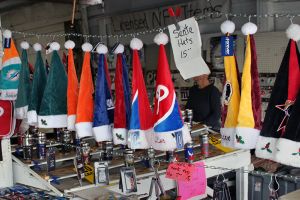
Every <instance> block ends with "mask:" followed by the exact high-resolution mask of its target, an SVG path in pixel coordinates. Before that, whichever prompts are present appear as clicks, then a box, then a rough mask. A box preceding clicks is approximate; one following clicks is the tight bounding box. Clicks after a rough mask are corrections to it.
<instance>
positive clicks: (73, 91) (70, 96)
mask: <svg viewBox="0 0 300 200" xmlns="http://www.w3.org/2000/svg"><path fill="white" fill-rule="evenodd" d="M74 47H75V43H74V42H73V41H72V40H68V41H66V42H65V48H66V49H68V65H67V66H68V88H67V110H68V130H69V131H75V121H76V109H77V100H78V89H79V84H78V79H77V75H76V69H75V64H74V57H73V49H74Z"/></svg>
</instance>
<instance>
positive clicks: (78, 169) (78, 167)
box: [74, 147, 84, 186]
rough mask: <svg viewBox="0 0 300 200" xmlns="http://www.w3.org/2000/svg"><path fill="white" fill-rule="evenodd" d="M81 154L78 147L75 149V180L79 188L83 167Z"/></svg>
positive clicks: (82, 176)
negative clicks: (76, 179)
mask: <svg viewBox="0 0 300 200" xmlns="http://www.w3.org/2000/svg"><path fill="white" fill-rule="evenodd" d="M81 154H82V153H81V149H80V147H76V157H75V158H74V166H75V168H76V172H77V178H78V181H79V184H80V186H82V179H83V178H84V166H83V161H82V155H81Z"/></svg>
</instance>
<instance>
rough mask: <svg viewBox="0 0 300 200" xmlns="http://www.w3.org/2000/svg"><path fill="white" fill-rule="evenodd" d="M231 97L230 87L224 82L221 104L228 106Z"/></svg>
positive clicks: (228, 83) (229, 84)
mask: <svg viewBox="0 0 300 200" xmlns="http://www.w3.org/2000/svg"><path fill="white" fill-rule="evenodd" d="M231 96H232V85H231V83H230V82H228V81H226V83H225V85H224V90H223V103H224V104H225V105H228V104H229V102H230V99H231Z"/></svg>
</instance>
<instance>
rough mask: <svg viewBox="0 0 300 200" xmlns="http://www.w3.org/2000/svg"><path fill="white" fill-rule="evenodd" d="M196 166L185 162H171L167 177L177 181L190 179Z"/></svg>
mask: <svg viewBox="0 0 300 200" xmlns="http://www.w3.org/2000/svg"><path fill="white" fill-rule="evenodd" d="M194 170H195V166H194V165H193V164H190V163H185V162H173V163H170V164H169V167H168V169H167V172H166V178H169V179H174V180H177V181H190V180H191V177H192V174H193V172H194Z"/></svg>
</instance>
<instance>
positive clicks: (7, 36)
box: [3, 29, 12, 38]
mask: <svg viewBox="0 0 300 200" xmlns="http://www.w3.org/2000/svg"><path fill="white" fill-rule="evenodd" d="M11 35H12V33H11V31H10V30H8V29H6V30H5V31H3V37H5V38H11Z"/></svg>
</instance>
